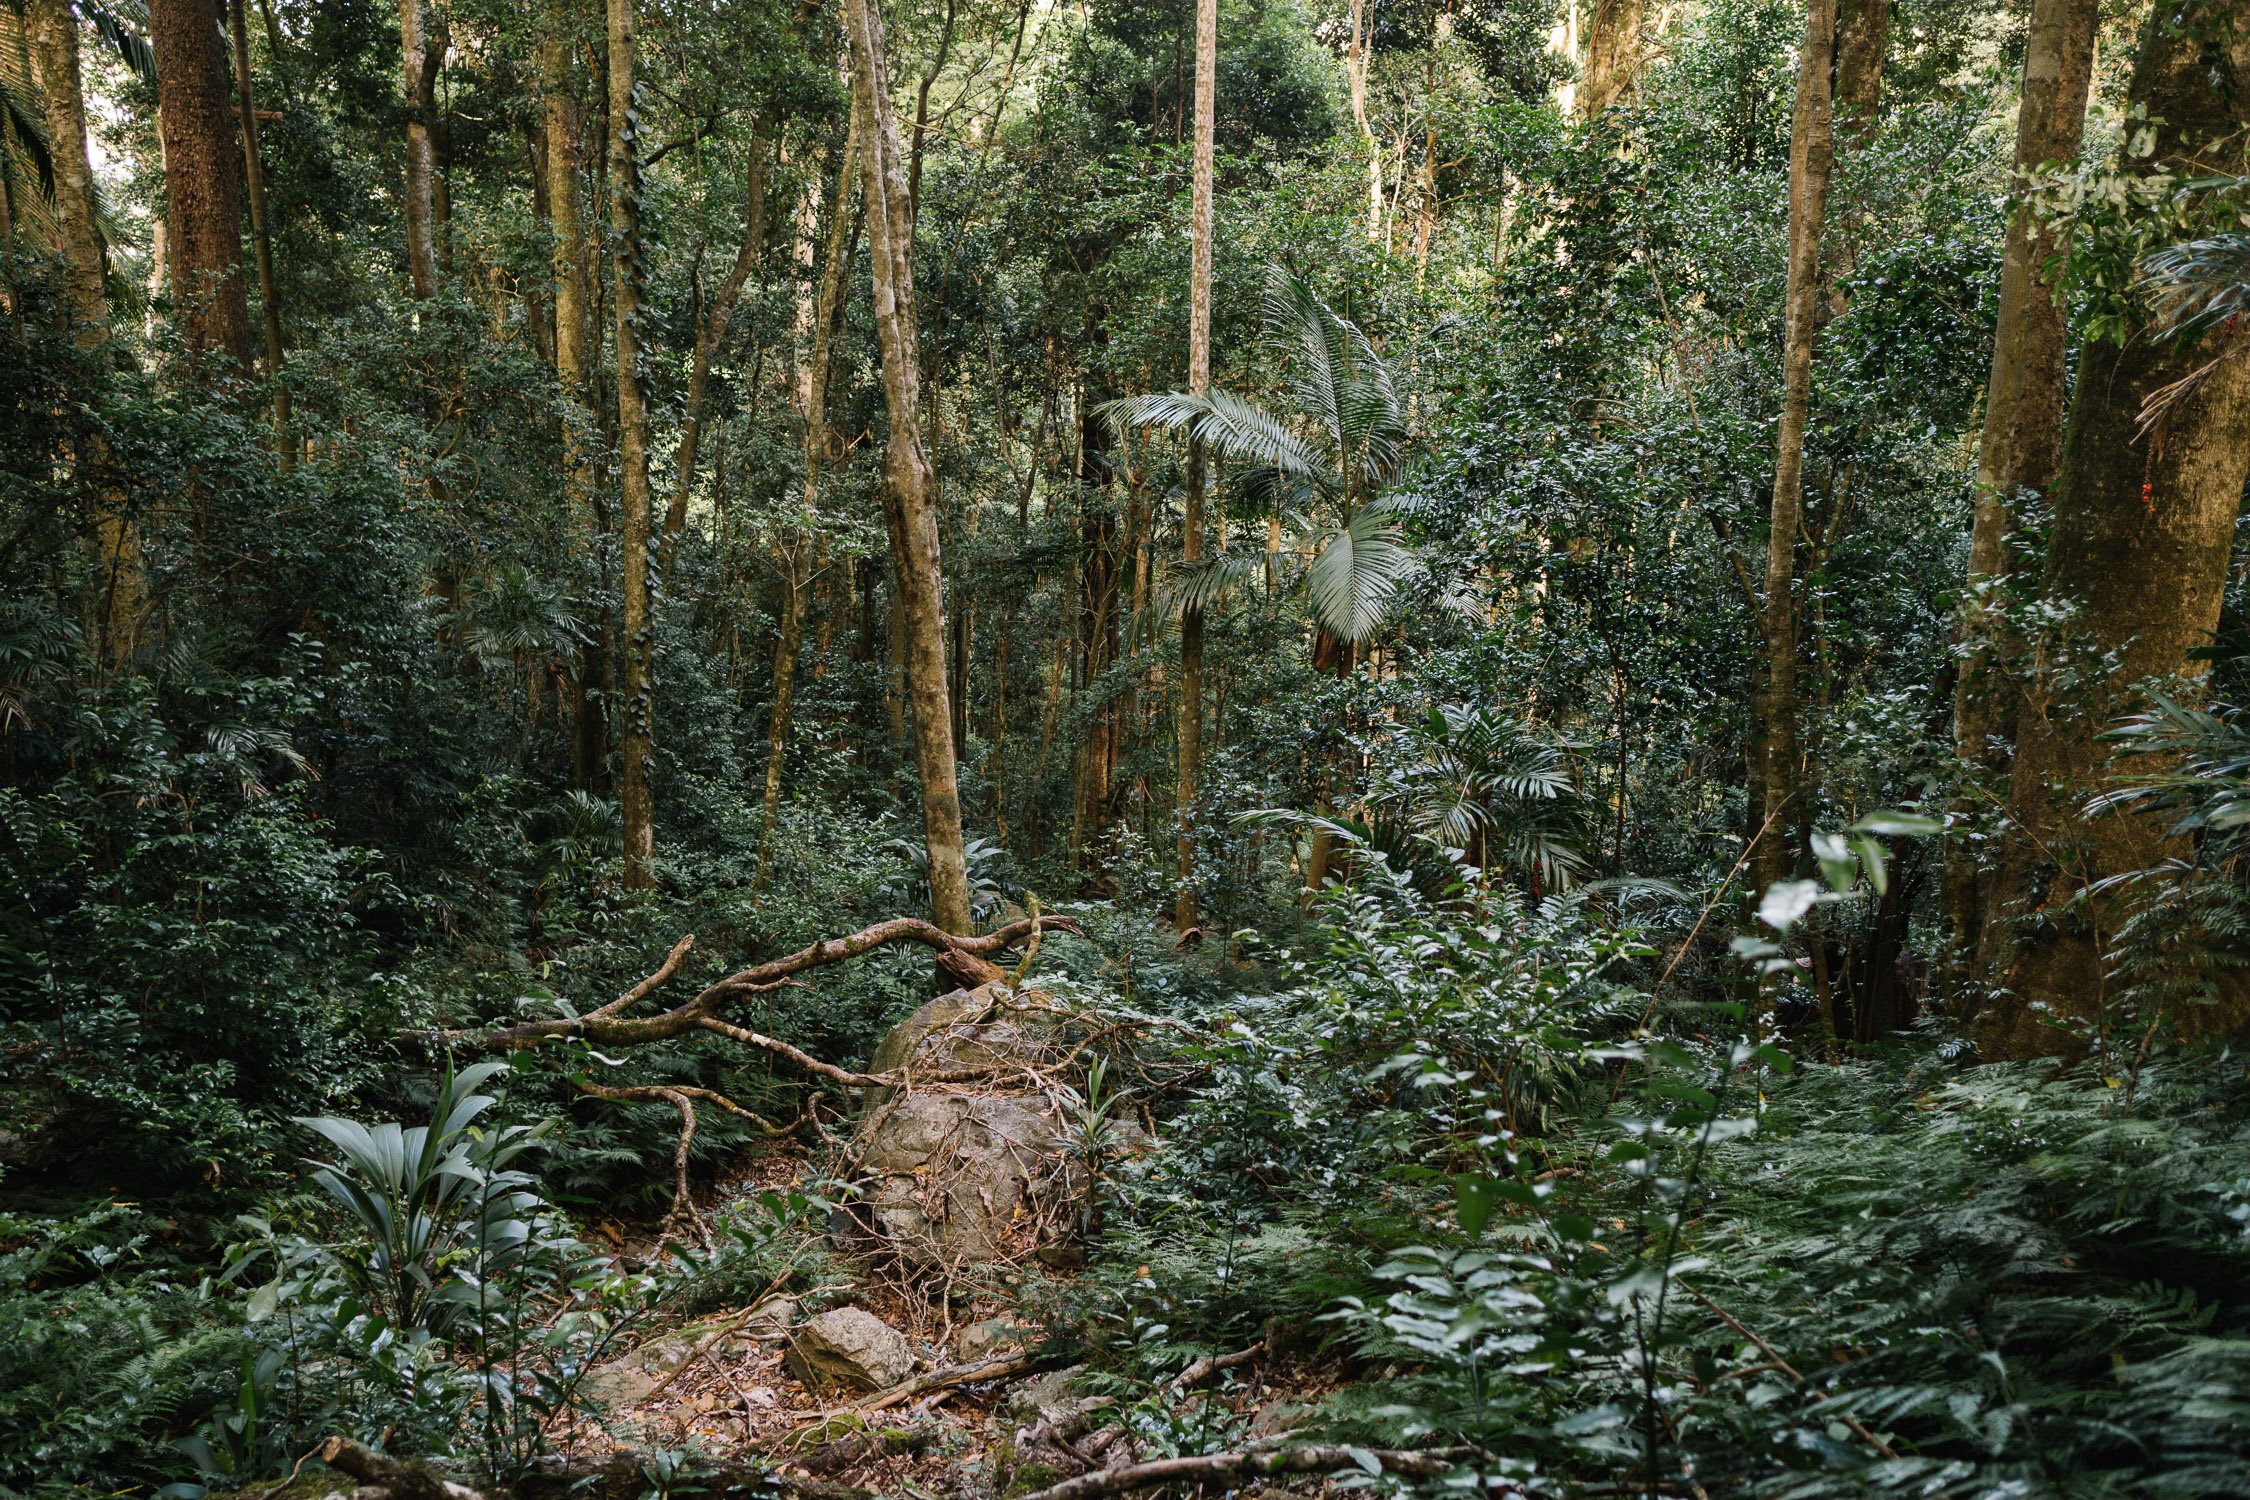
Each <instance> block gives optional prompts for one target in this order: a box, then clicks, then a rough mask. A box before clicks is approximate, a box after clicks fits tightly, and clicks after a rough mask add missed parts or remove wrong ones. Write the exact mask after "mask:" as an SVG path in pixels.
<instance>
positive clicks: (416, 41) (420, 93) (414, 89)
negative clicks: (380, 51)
mask: <svg viewBox="0 0 2250 1500" xmlns="http://www.w3.org/2000/svg"><path fill="white" fill-rule="evenodd" d="M398 40H399V51H400V53H401V54H402V56H401V62H402V64H403V73H404V79H405V84H406V269H407V274H408V275H409V276H411V277H412V278H413V282H414V296H415V299H416V300H417V301H427V300H429V299H430V298H432V297H435V296H436V295H437V286H438V264H437V239H436V220H437V211H436V208H435V198H434V196H433V192H434V190H433V186H432V185H433V183H434V181H435V179H436V177H437V155H436V152H435V151H434V149H433V148H432V146H431V138H430V127H431V124H432V122H433V121H434V120H435V118H436V116H437V94H436V83H437V76H436V75H437V61H438V60H437V58H435V57H433V56H432V55H431V53H432V51H433V50H434V49H433V48H432V46H431V37H430V36H429V34H428V33H427V32H426V30H425V29H424V27H423V24H422V0H398Z"/></svg>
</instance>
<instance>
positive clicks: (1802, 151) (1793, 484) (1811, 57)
mask: <svg viewBox="0 0 2250 1500" xmlns="http://www.w3.org/2000/svg"><path fill="white" fill-rule="evenodd" d="M1835 24H1836V0H1812V4H1811V5H1810V6H1809V7H1808V9H1807V11H1806V14H1805V42H1804V50H1803V51H1802V52H1801V53H1800V54H1799V58H1798V66H1797V103H1796V112H1795V115H1794V117H1793V119H1792V122H1791V129H1790V148H1789V280H1788V292H1787V307H1786V312H1785V324H1784V329H1783V333H1782V351H1781V382H1782V395H1781V426H1780V435H1779V437H1778V439H1777V441H1776V445H1775V462H1774V478H1773V502H1772V512H1771V517H1772V520H1771V527H1772V529H1771V531H1770V533H1769V536H1768V540H1767V544H1766V579H1765V585H1766V586H1765V597H1764V600H1763V604H1762V608H1761V610H1760V614H1761V616H1762V618H1761V619H1760V622H1759V624H1760V626H1761V633H1762V634H1763V636H1764V640H1765V660H1764V663H1763V679H1764V680H1763V681H1762V682H1761V683H1760V685H1759V691H1758V694H1757V701H1756V705H1755V706H1756V710H1757V717H1758V721H1759V727H1760V728H1761V730H1762V731H1763V741H1764V754H1763V755H1762V757H1761V759H1762V761H1763V765H1762V766H1761V767H1760V774H1759V796H1758V799H1757V800H1758V802H1759V804H1760V806H1761V807H1762V809H1763V815H1764V821H1765V825H1766V830H1767V831H1766V834H1765V836H1764V837H1763V838H1761V839H1760V840H1759V843H1758V848H1757V851H1756V854H1755V857H1754V858H1753V860H1752V862H1751V875H1752V885H1751V889H1752V891H1753V892H1755V891H1758V890H1762V889H1763V888H1764V887H1765V886H1767V885H1770V884H1771V883H1773V882H1774V881H1775V880H1778V879H1780V878H1781V876H1782V875H1783V873H1785V871H1786V870H1787V868H1788V865H1789V863H1790V858H1791V849H1792V846H1793V845H1794V843H1795V838H1794V829H1795V818H1796V817H1797V816H1798V815H1799V814H1800V813H1801V812H1802V809H1801V808H1799V807H1798V806H1797V805H1796V804H1797V802H1798V798H1799V794H1800V793H1801V792H1802V790H1803V768H1802V766H1801V764H1800V751H1799V748H1798V739H1797V637H1798V619H1797V614H1798V611H1797V599H1796V583H1797V543H1798V541H1799V539H1800V538H1801V537H1802V535H1803V532H1804V520H1805V492H1804V467H1805V427H1806V420H1807V416H1808V412H1809V408H1810V406H1811V401H1812V364H1813V343H1814V340H1815V338H1816V337H1817V335H1818V332H1819V315H1820V238H1821V227H1822V223H1823V220H1824V218H1825V216H1826V213H1827V205H1828V173H1829V167H1830V164H1831V161H1832V160H1833V157H1834V141H1833V137H1832V126H1831V119H1830V112H1829V92H1828V91H1829V57H1830V53H1831V51H1832V49H1833V47H1834V37H1835Z"/></svg>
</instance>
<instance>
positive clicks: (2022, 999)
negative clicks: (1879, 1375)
mask: <svg viewBox="0 0 2250 1500" xmlns="http://www.w3.org/2000/svg"><path fill="white" fill-rule="evenodd" d="M2129 108H2130V109H2131V111H2132V113H2133V117H2134V118H2135V119H2137V120H2143V121H2145V122H2146V123H2145V124H2143V125H2141V126H2139V127H2138V128H2137V129H2136V130H2135V131H2133V132H2130V133H2129V134H2128V138H2127V139H2126V141H2125V143H2124V149H2123V151H2122V152H2121V154H2120V156H2119V158H2118V162H2117V167H2116V171H2117V174H2118V176H2119V177H2120V178H2122V179H2124V182H2123V184H2122V185H2121V186H2122V192H2121V196H2122V197H2123V198H2124V200H2125V201H2128V202H2130V201H2133V199H2134V198H2135V197H2136V196H2138V197H2140V198H2141V199H2142V200H2143V201H2147V200H2149V199H2154V200H2156V201H2165V200H2166V199H2167V198H2170V199H2171V200H2172V201H2174V202H2175V203H2178V204H2181V205H2183V206H2192V205H2193V204H2194V203H2195V202H2196V201H2197V200H2198V193H2199V189H2198V186H2197V182H2198V179H2209V178H2211V177H2214V176H2219V175H2221V174H2240V173H2241V172H2242V171H2243V170H2244V167H2245V165H2246V164H2250V163H2246V159H2245V148H2244V140H2245V132H2246V129H2250V27H2246V26H2244V25H2242V24H2241V17H2240V15H2239V13H2238V10H2237V8H2236V7H2234V6H2232V5H2229V4H2225V3H2221V0H2185V3H2180V4H2167V5H2161V6H2158V7H2156V8H2155V9H2154V10H2153V11H2152V12H2151V13H2150V15H2149V19H2148V21H2147V23H2146V25H2145V26H2144V27H2143V29H2142V33H2141V40H2140V46H2139V50H2138V52H2137V53H2136V55H2135V58H2134V64H2133V82H2132V89H2131V93H2130V98H2129ZM2136 137H2137V139H2136ZM2194 259H2195V257H2194V256H2193V255H2192V254H2190V255H2188V256H2186V257H2184V260H2185V264H2184V265H2183V264H2182V258H2178V257H2175V258H2174V259H2173V260H2172V261H2171V262H2170V265H2171V272H2170V280H2171V282H2172V284H2173V286H2174V287H2175V288H2176V289H2177V290H2180V291H2184V292H2186V293H2188V297H2187V300H2186V302H2185V304H2184V305H2183V303H2182V302H2181V301H2180V300H2179V299H2178V298H2174V299H2172V300H2169V301H2168V300H2167V299H2166V298H2165V297H2163V296H2162V295H2161V293H2162V292H2163V290H2164V288H2165V282H2166V277H2165V276H2163V275H2161V274H2160V275H2159V276H2158V277H2157V278H2156V287H2155V288H2154V290H2156V291H2157V292H2158V293H2159V295H2158V296H2155V297H2149V296H2146V295H2136V294H2135V292H2134V291H2133V290H2128V291H2126V292H2125V293H2124V294H2123V295H2122V296H2120V297H2118V298H2116V299H2115V301H2114V303H2113V305H2112V306H2111V307H2110V308H2109V309H2108V310H2107V311H2108V314H2109V316H2108V319H2107V321H2106V323H2105V324H2102V325H2097V328H2098V336H2097V335H2092V334H2090V335H2089V337H2088V340H2087V344H2086V348H2085V351H2084V354H2083V355H2082V357H2081V362H2080V371H2079V376H2078V381H2077V386H2076V390H2075V392H2074V394H2073V396H2072V400H2071V409H2070V422H2069V427H2068V430H2067V434H2066V436H2065V438H2064V444H2063V453H2062V461H2061V469H2060V471H2059V473H2058V476H2057V480H2056V484H2055V490H2054V531H2053V536H2052V540H2051V541H2050V543H2049V546H2048V554H2047V571H2046V578H2045V580H2044V590H2043V591H2044V593H2045V595H2046V597H2047V599H2048V601H2049V602H2050V605H2051V606H2052V607H2054V608H2056V609H2060V610H2067V611H2068V612H2069V620H2068V624H2067V626H2066V627H2065V637H2066V639H2065V640H2064V642H2063V643H2062V644H2061V645H2060V646H2059V647H2058V652H2059V653H2061V654H2063V655H2066V656H2067V657H2068V658H2069V659H2070V660H2071V661H2073V662H2075V663H2076V673H2077V678H2076V681H2075V682H2074V683H2073V684H2072V685H2070V686H2068V687H2067V689H2065V690H2061V691H2054V690H2051V689H2050V687H2048V686H2046V685H2043V684H2042V683H2041V682H2040V681H2039V680H2038V679H2037V678H2036V677H2034V678H2031V679H2030V680H2029V681H2028V682H2027V696H2026V701H2025V703H2024V705H2023V707H2022V709H2021V711H2020V712H2019V716H2018V724H2017V729H2016V736H2015V755H2014V760H2013V764H2012V767H2011V775H2010V786H2009V796H2008V817H2009V824H2008V827H2007V828H2006V829H2005V830H2004V838H2005V842H2004V845H2003V848H2002V851H2001V856H2000V862H2001V869H2000V874H1999V877H1998V878H1999V888H1998V892H1997V906H1996V910H1998V911H1999V912H2000V913H2001V914H2002V915H2003V916H2004V917H2006V918H2008V919H2009V920H2004V921H2000V922H1995V923H1993V924H1992V926H1991V929H1990V930H1989V932H1988V934H1987V938H1988V941H1987V944H1986V961H1985V969H1986V972H1987V973H1989V974H1990V975H1992V976H1993V978H1994V981H1995V983H1996V987H1997V989H1996V997H1997V998H1996V1003H1995V1004H1994V1005H1993V1006H1992V1007H1991V1009H1990V1010H1989V1011H1988V1013H1987V1014H1986V1016H1985V1017H1984V1021H1983V1027H1982V1032H1981V1040H1982V1042H1983V1045H1984V1046H1985V1048H1986V1049H1987V1051H1988V1052H1990V1053H1992V1054H1995V1055H2001V1056H2024V1055H2032V1054H2036V1053H2038V1052H2041V1051H2046V1050H2051V1045H2052V1044H2051V1042H2050V1041H2049V1037H2048V1034H2047V1033H2046V1032H2045V1030H2044V1028H2043V1027H2041V1026H2040V1024H2039V1017H2040V1015H2041V1013H2042V1011H2043V1012H2044V1013H2045V1014H2048V1015H2052V1016H2059V1017H2065V1018H2075V1019H2077V1020H2078V1021H2080V1022H2082V1023H2085V1024H2087V1025H2088V1026H2090V1027H2098V1026H2099V1025H2101V1024H2102V1023H2103V1020H2104V1016H2105V1009H2104V1007H2105V997H2106V991H2107V983H2108V976H2107V973H2106V963H2105V941H2104V940H2105V937H2106V936H2107V935H2108V934H2109V933H2110V931H2111V930H2112V928H2113V924H2114V922H2115V920H2116V918H2117V915H2118V910H2119V901H2120V897H2119V896H2118V894H2117V892H2116V891H2115V889H2114V888H2113V887H2112V886H2110V885H2108V884H2105V882H2109V881H2111V880H2112V879H2113V878H2114V877H2117V876H2120V875H2123V874H2127V873H2129V872H2132V871H2137V870H2147V869H2151V868H2154V867H2156V866H2158V865H2160V864H2162V863H2163V862H2164V861H2166V860H2167V859H2170V858H2173V857H2175V856H2176V855H2177V854H2178V853H2179V852H2180V850H2179V843H2178V839H2177V836H2176V835H2174V834H2173V833H2172V831H2171V829H2172V822H2171V820H2170V819H2169V818H2166V817H2165V816H2163V815H2162V814H2161V813H2160V812H2158V811H2156V810H2154V809H2149V808H2134V807H2126V808H2120V809H2117V810H2115V811H2112V812H2111V813H2109V814H2108V815H2106V816H2101V817H2096V818H2093V819H2090V820H2086V819H2084V815H2083V809H2084V807H2085V805H2086V803H2087V801H2088V799H2089V798H2095V797H2100V796H2102V795H2103V794H2105V793H2107V792H2109V791H2110V790H2112V789H2113V788H2114V787H2115V786H2116V785H2117V784H2118V783H2117V779H2116V777H2115V775H2114V774H2113V773H2112V772H2111V770H2110V769H2109V767H2108V757H2107V754H2106V749H2105V744H2104V741H2103V735H2104V733H2105V732H2106V731H2107V730H2108V728H2109V727H2110V725H2111V723H2112V722H2114V721H2115V720H2116V719H2117V718H2118V717H2120V715H2121V714H2122V713H2123V712H2126V711H2129V710H2130V709H2131V708H2133V707H2134V706H2135V702H2134V697H2133V695H2134V693H2135V690H2136V688H2137V686H2138V685H2139V684H2141V683H2143V682H2145V681H2147V680H2149V679H2159V680H2162V679H2169V678H2173V677H2175V676H2176V677H2179V678H2183V679H2185V681H2184V682H2183V683H2181V684H2179V687H2178V689H2177V690H2176V691H2175V692H2174V694H2173V698H2172V701H2174V702H2180V701H2183V696H2184V695H2192V693H2193V691H2194V689H2195V688H2196V686H2197V685H2198V683H2199V680H2200V678H2201V677H2202V675H2203V673H2204V672H2205V670H2206V666H2205V664H2204V663H2203V662H2201V661H2197V660H2194V659H2192V658H2191V655H2190V653H2191V652H2193V651H2195V650H2196V649H2197V648H2199V647H2202V646H2205V645H2207V644H2208V643H2209V642H2210V641H2211V639H2212V636H2213V633H2214V631H2215V630H2216V628H2217V625H2218V620H2219V605H2220V600H2221V595H2222V593H2223V591H2224V588H2225V585H2226V579H2227V560H2228V557H2229V554H2230V551H2231V548H2232V546H2233V542H2234V532H2235V523H2236V520H2237V517H2238V516H2239V514H2240V511H2241V507H2242V490H2243V482H2244V478H2245V475H2246V474H2250V360H2246V359H2244V358H2243V357H2242V353H2241V351H2242V348H2243V346H2242V344H2241V342H2240V340H2239V335H2237V334H2235V332H2234V329H2233V328H2231V327H2221V328H2209V329H2207V328H2206V326H2205V325H2204V323H2203V322H2202V321H2200V320H2197V319H2196V318H2194V317H2193V316H2192V313H2190V314H2189V315H2188V316H2186V317H2184V318H2182V317H2174V318H2173V319H2172V320H2171V321H2169V322H2168V321H2167V316H2166V314H2167V312H2168V311H2169V312H2171V313H2173V314H2175V315H2176V314H2179V313H2182V312H2187V311H2188V310H2189V309H2192V308H2193V307H2194V306H2195V305H2196V298H2195V294H2194V287H2195V285H2196V280H2197V278H2196V277H2195V276H2194V273H2193V269H2192V267H2193V262H2194ZM2157 264H2158V270H2159V271H2160V272H2162V271H2163V270H2164V268H2165V266H2166V264H2167V262H2165V261H2164V260H2161V259H2160V260H2159V261H2158V263H2157ZM2143 290H2145V289H2143ZM2217 339H2227V340H2229V341H2228V342H2226V343H2224V344H2220V345H2219V346H2218V347H2216V348H2214V343H2215V342H2216V340H2217ZM2181 1019H2183V1020H2185V1021H2187V1023H2188V1024H2189V1025H2190V1026H2191V1027H2199V1028H2202V1029H2234V1028H2239V1027H2240V1026H2241V1025H2242V1024H2243V1023H2244V1021H2245V1019H2246V1011H2245V1008H2244V1007H2243V1005H2242V1004H2241V1002H2240V999H2239V997H2238V998H2237V999H2236V1001H2235V1002H2233V1003H2232V1004H2230V1005H2228V1006H2224V1007H2221V1008H2219V1009H2217V1010H2215V1011H2214V1012H2212V1013H2210V1014H2207V1015H2204V1016H2200V1017H2187V1018H2181ZM2148 1024H2152V1025H2153V1024H2154V1021H2153V1018H2152V1019H2151V1020H2150V1021H2149V1023H2148Z"/></svg>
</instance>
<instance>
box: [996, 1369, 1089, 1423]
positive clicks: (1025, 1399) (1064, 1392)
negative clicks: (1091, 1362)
mask: <svg viewBox="0 0 2250 1500" xmlns="http://www.w3.org/2000/svg"><path fill="white" fill-rule="evenodd" d="M1085 1373H1086V1367H1085V1366H1084V1365H1072V1366H1071V1367H1070V1368H1069V1369H1067V1370H1050V1371H1048V1372H1047V1373H1046V1374H1044V1375H1034V1376H1033V1377H1032V1378H1031V1379H1029V1380H1026V1381H1024V1382H1023V1383H1022V1384H1020V1385H1018V1386H1017V1387H1016V1388H1015V1389H1014V1390H1012V1391H1010V1392H1008V1413H1009V1415H1011V1416H1013V1417H1014V1418H1015V1419H1016V1420H1017V1421H1019V1422H1035V1421H1039V1420H1041V1419H1043V1418H1045V1417H1048V1416H1052V1415H1054V1414H1055V1413H1057V1412H1060V1411H1063V1410H1064V1409H1066V1408H1067V1407H1069V1405H1070V1404H1071V1401H1070V1383H1071V1382H1072V1381H1074V1380H1076V1379H1077V1378H1078V1377H1079V1376H1081V1375H1083V1374H1085Z"/></svg>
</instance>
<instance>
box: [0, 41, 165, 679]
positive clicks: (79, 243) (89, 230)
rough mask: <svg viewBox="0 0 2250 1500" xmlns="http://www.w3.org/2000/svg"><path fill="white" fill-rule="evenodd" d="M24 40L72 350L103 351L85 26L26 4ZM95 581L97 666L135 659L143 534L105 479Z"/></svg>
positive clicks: (94, 455) (97, 497)
mask: <svg viewBox="0 0 2250 1500" xmlns="http://www.w3.org/2000/svg"><path fill="white" fill-rule="evenodd" d="M24 32H25V36H26V39H27V40H28V41H29V42H30V44H31V62H32V67H33V69H34V72H35V77H36V78H37V81H38V85H39V95H40V99H41V102H42V103H43V104H44V106H45V110H46V123H47V150H48V156H49V158H50V160H51V161H52V163H53V169H54V206H55V226H56V230H57V232H58V234H59V236H60V239H61V248H62V257H63V290H64V293H65V296H66V300H67V304H68V306H69V309H70V319H71V328H70V334H71V341H72V342H73V343H74V344H76V345H77V346H78V347H79V348H81V349H99V348H100V347H101V346H102V345H103V344H105V343H107V342H108V340H109V333H110V326H109V296H108V290H107V276H106V270H107V267H106V265H105V263H104V260H103V257H102V241H101V229H100V225H99V224H98V222H97V221H96V219H95V216H94V177H93V169H92V167H91V166H90V165H89V164H88V161H87V157H86V95H85V90H84V86H83V83H82V81H81V79H80V75H79V62H78V19H77V17H76V16H74V15H73V14H72V13H71V9H70V5H69V3H68V0H26V3H25V6H24ZM82 457H84V458H89V459H92V460H93V461H94V463H95V464H96V466H97V467H98V466H101V465H102V464H103V463H104V462H105V461H106V459H107V458H108V454H107V452H106V451H104V450H102V449H101V448H100V446H99V440H98V439H97V440H95V446H94V448H93V449H92V451H89V452H88V453H86V454H84V455H82ZM93 510H94V518H93V519H94V536H93V546H94V557H93V563H94V568H93V572H94V576H95V578H96V579H97V580H98V582H97V584H96V592H95V597H94V599H93V600H92V601H91V604H92V607H91V610H90V619H91V622H92V629H91V634H92V635H93V637H94V640H93V643H92V644H93V648H94V654H95V656H96V658H97V659H99V660H102V661H106V662H109V663H112V664H115V663H117V662H121V661H123V660H125V659H126V658H128V657H130V656H131V655H132V653H133V646H134V637H135V634H136V630H137V627H138V624H139V621H140V612H141V601H142V598H143V596H144V594H145V592H146V582H145V579H144V577H143V574H142V570H141V547H140V532H139V529H138V528H137V527H135V526H134V524H133V518H132V514H131V511H130V510H129V508H128V507H127V505H126V500H125V496H124V494H123V493H122V492H121V491H120V490H119V489H118V487H117V486H116V485H114V484H112V483H109V482H108V481H107V480H106V479H97V482H96V485H95V488H94V505H93Z"/></svg>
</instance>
